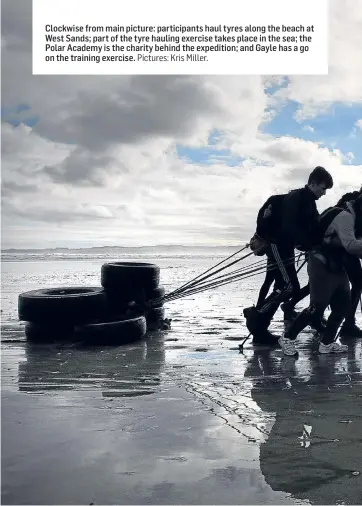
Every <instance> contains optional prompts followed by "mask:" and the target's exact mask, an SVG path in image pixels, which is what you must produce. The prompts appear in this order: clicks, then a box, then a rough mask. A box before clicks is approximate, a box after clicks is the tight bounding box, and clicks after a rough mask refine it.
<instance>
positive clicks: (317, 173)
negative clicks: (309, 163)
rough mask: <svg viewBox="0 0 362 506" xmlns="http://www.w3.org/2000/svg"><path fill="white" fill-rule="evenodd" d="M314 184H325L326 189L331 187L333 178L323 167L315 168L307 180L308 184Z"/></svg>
mask: <svg viewBox="0 0 362 506" xmlns="http://www.w3.org/2000/svg"><path fill="white" fill-rule="evenodd" d="M311 183H316V184H322V183H325V184H326V187H327V188H328V189H330V188H332V187H333V178H332V176H331V175H330V173H329V172H328V170H326V169H325V168H324V167H320V166H318V167H316V168H315V169H313V170H312V172H311V173H310V174H309V178H308V184H311Z"/></svg>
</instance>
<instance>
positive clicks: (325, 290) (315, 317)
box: [279, 255, 337, 355]
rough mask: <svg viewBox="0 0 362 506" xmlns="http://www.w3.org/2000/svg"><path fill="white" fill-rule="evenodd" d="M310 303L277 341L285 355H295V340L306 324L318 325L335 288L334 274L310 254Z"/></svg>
mask: <svg viewBox="0 0 362 506" xmlns="http://www.w3.org/2000/svg"><path fill="white" fill-rule="evenodd" d="M308 276H309V285H310V305H309V307H307V308H306V309H304V310H303V311H302V312H301V313H299V315H298V316H297V317H296V318H295V320H294V321H293V323H292V324H291V326H290V327H289V328H288V329H287V330H286V332H285V333H284V336H283V337H281V338H280V340H279V343H280V345H281V347H282V349H283V351H284V353H285V354H286V355H296V354H297V350H296V348H295V340H296V338H297V337H298V335H299V334H300V332H302V330H304V329H305V327H307V325H310V324H313V325H317V326H318V325H319V326H321V321H322V318H323V314H324V311H325V309H326V308H327V307H328V305H329V303H330V300H331V298H332V295H333V293H334V290H335V288H336V286H337V285H336V280H335V276H334V275H333V274H332V273H329V272H328V271H327V269H326V266H325V265H324V263H323V262H322V260H320V259H319V258H317V257H315V256H314V255H311V256H310V258H309V260H308Z"/></svg>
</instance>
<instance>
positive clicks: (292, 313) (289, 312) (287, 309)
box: [280, 302, 299, 321]
mask: <svg viewBox="0 0 362 506" xmlns="http://www.w3.org/2000/svg"><path fill="white" fill-rule="evenodd" d="M280 308H281V310H282V311H283V313H284V321H291V320H294V319H295V318H296V317H297V316H298V314H299V313H298V311H296V310H295V309H294V307H292V306H291V305H290V304H288V302H284V304H281V306H280Z"/></svg>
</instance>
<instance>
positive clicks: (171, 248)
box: [1, 243, 245, 253]
mask: <svg viewBox="0 0 362 506" xmlns="http://www.w3.org/2000/svg"><path fill="white" fill-rule="evenodd" d="M243 246H245V243H240V244H237V245H231V246H202V245H199V246H183V245H166V246H160V245H156V246H92V247H89V248H85V247H83V248H67V247H61V248H7V249H2V250H1V253H33V252H45V251H49V252H57V253H63V252H64V253H66V252H70V251H77V252H86V251H93V252H94V251H106V250H107V251H123V252H125V253H126V252H140V251H163V252H164V251H180V250H220V249H234V250H238V249H241V248H242V247H243Z"/></svg>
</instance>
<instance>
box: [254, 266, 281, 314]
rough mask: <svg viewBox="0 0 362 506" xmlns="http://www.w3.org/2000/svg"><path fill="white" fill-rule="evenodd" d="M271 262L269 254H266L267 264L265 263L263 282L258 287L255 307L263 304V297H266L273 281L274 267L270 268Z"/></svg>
mask: <svg viewBox="0 0 362 506" xmlns="http://www.w3.org/2000/svg"><path fill="white" fill-rule="evenodd" d="M272 264H273V260H272V258H271V257H270V256H268V260H267V264H266V268H267V271H266V275H265V279H264V282H263V284H262V285H261V287H260V291H259V297H258V301H257V303H256V307H257V308H259V307H261V306H262V305H263V304H264V302H265V299H266V298H267V295H268V292H269V289H270V287H271V286H272V284H273V283H274V281H275V270H276V269H272Z"/></svg>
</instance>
